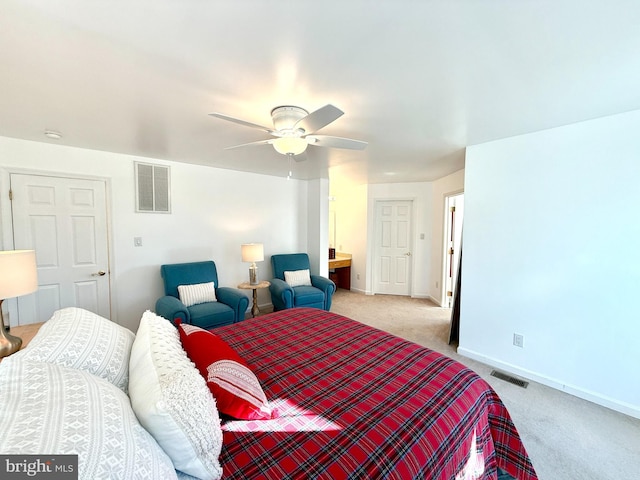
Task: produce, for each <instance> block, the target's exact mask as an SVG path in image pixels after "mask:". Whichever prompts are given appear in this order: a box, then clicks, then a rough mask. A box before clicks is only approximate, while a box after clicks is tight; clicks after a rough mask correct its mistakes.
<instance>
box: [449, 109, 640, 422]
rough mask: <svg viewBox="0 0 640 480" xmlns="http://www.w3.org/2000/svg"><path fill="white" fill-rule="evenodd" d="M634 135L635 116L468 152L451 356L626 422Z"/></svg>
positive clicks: (636, 229) (635, 288) (639, 146)
mask: <svg viewBox="0 0 640 480" xmlns="http://www.w3.org/2000/svg"><path fill="white" fill-rule="evenodd" d="M638 132H640V111H635V112H631V113H626V114H622V115H616V116H611V117H606V118H601V119H598V120H593V121H589V122H583V123H579V124H574V125H570V126H566V127H561V128H555V129H552V130H546V131H542V132H538V133H534V134H530V135H523V136H518V137H514V138H509V139H506V140H500V141H495V142H491V143H487V144H483V145H477V146H473V147H469V148H468V150H467V157H466V168H465V177H466V178H465V219H464V221H465V225H464V247H463V248H464V255H463V257H464V258H463V262H462V265H463V274H462V302H461V324H460V347H459V352H460V353H461V354H463V355H467V356H469V357H472V358H476V359H478V360H481V361H484V362H486V363H489V364H491V365H495V366H498V367H502V368H504V369H506V370H508V371H511V372H513V373H517V374H520V375H523V376H525V377H528V378H531V379H534V380H538V381H541V382H543V383H546V384H549V385H551V386H554V387H557V388H560V389H564V390H566V391H568V392H570V393H573V394H576V395H578V396H581V397H583V398H587V399H589V400H592V401H595V402H597V403H600V404H602V405H606V406H609V407H611V408H615V409H617V410H620V411H622V412H625V413H627V414H630V415H633V416H636V417H640V376H639V374H638V367H639V366H640V348H638V339H639V338H640V307H639V306H638V305H639V304H638V292H639V291H640V249H639V248H638V241H639V239H640V221H638V211H639V210H640V135H639V134H638ZM514 332H516V333H519V334H522V335H524V348H518V347H515V346H513V345H512V340H513V334H514Z"/></svg>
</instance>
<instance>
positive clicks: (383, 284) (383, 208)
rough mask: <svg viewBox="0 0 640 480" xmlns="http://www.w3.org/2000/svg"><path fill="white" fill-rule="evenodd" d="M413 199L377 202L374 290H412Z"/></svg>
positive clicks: (407, 292) (404, 292) (402, 292)
mask: <svg viewBox="0 0 640 480" xmlns="http://www.w3.org/2000/svg"><path fill="white" fill-rule="evenodd" d="M412 209H413V202H412V201H410V200H389V201H378V202H376V227H375V229H376V232H375V253H374V257H375V267H374V272H373V274H374V293H385V294H390V295H410V293H411V284H410V281H409V280H410V278H411V267H412V264H413V262H412V256H411V248H412V244H411V219H412Z"/></svg>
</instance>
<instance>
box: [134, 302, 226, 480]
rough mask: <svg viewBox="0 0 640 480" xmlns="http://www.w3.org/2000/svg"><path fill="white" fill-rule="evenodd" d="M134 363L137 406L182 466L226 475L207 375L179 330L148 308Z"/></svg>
mask: <svg viewBox="0 0 640 480" xmlns="http://www.w3.org/2000/svg"><path fill="white" fill-rule="evenodd" d="M129 365H130V366H129V397H130V398H131V406H132V407H133V410H134V411H135V413H136V415H137V416H138V419H139V420H140V423H141V424H142V425H143V426H144V427H145V428H146V429H147V430H148V431H149V433H151V435H153V437H154V438H155V439H156V441H157V442H158V443H159V444H160V446H161V447H162V448H163V449H164V451H165V452H166V453H167V454H168V455H169V457H170V458H171V460H172V461H173V465H174V466H175V468H176V470H180V471H182V472H185V473H187V474H189V475H193V476H194V477H197V478H202V479H218V478H220V477H221V476H222V467H221V466H220V463H219V461H218V457H219V456H220V450H221V449H222V429H221V428H220V417H219V416H218V410H217V409H216V403H215V400H214V399H213V396H212V395H211V392H210V391H209V388H208V387H207V384H206V382H205V380H204V378H203V377H202V375H200V372H199V371H198V370H197V369H196V367H195V365H194V364H193V363H192V362H191V360H189V358H188V357H187V354H186V353H185V351H184V350H183V349H182V344H181V343H180V337H179V336H178V330H176V328H175V327H174V326H173V325H172V324H171V323H170V322H169V321H168V320H165V319H164V318H162V317H159V316H157V315H156V314H154V313H152V312H150V311H146V312H145V313H144V314H143V315H142V320H141V321H140V327H139V328H138V333H137V335H136V339H135V341H134V342H133V348H132V349H131V359H130V364H129Z"/></svg>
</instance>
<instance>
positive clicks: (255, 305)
mask: <svg viewBox="0 0 640 480" xmlns="http://www.w3.org/2000/svg"><path fill="white" fill-rule="evenodd" d="M269 285H271V282H267V281H266V280H263V281H262V282H260V283H258V284H256V285H251V284H250V283H249V282H244V283H241V284H240V285H238V288H241V289H243V290H253V306H252V307H251V315H252V316H253V317H254V318H255V317H257V316H258V315H260V309H259V308H258V289H259V288H267V287H268V286H269Z"/></svg>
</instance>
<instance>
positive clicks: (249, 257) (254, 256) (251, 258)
mask: <svg viewBox="0 0 640 480" xmlns="http://www.w3.org/2000/svg"><path fill="white" fill-rule="evenodd" d="M263 260H264V247H263V246H262V244H261V243H245V244H243V245H242V261H243V262H251V266H250V267H249V283H250V284H251V285H257V284H258V267H257V266H256V262H262V261H263Z"/></svg>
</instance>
